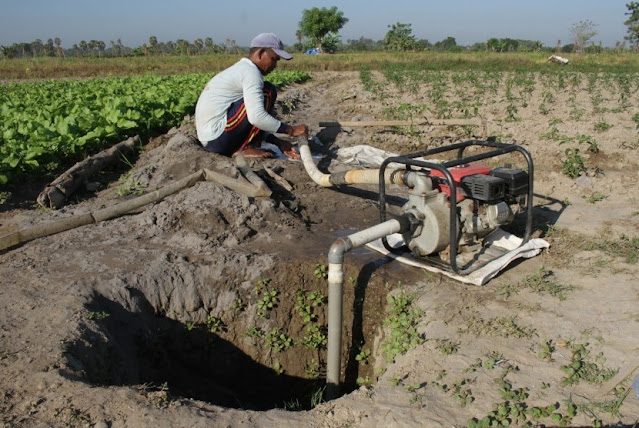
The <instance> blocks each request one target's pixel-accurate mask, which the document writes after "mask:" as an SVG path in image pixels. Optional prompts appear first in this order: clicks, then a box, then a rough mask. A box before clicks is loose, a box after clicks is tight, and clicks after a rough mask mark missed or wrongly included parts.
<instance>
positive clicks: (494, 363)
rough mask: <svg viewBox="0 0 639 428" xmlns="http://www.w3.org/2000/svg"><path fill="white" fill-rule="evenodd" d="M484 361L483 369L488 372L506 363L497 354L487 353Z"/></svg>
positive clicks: (501, 356)
mask: <svg viewBox="0 0 639 428" xmlns="http://www.w3.org/2000/svg"><path fill="white" fill-rule="evenodd" d="M485 357H486V359H485V360H484V367H486V368H487V369H488V370H492V369H494V368H495V367H498V366H499V365H500V364H502V363H504V362H506V358H504V356H503V355H502V354H500V353H499V352H495V351H493V352H489V353H488V354H486V355H485Z"/></svg>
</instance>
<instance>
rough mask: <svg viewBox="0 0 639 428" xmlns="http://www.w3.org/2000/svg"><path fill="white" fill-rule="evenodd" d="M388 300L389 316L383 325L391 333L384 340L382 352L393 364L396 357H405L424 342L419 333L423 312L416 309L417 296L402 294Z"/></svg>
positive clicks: (389, 297)
mask: <svg viewBox="0 0 639 428" xmlns="http://www.w3.org/2000/svg"><path fill="white" fill-rule="evenodd" d="M386 300H387V302H388V307H387V314H388V316H387V317H386V319H384V323H383V325H384V328H387V329H388V330H389V333H388V334H387V335H386V337H385V338H384V342H383V343H382V350H383V351H384V354H385V356H386V360H387V361H388V362H393V361H395V357H396V356H398V355H403V354H405V353H406V352H408V351H409V350H411V349H414V348H415V347H417V346H418V345H419V344H421V343H423V342H424V339H423V338H422V336H421V335H420V334H419V333H418V332H417V325H418V324H419V321H420V320H421V319H422V316H423V312H422V310H421V309H419V308H415V307H414V305H413V303H414V300H415V296H414V295H412V294H406V293H401V294H400V295H398V296H397V297H394V296H388V297H387V299H386Z"/></svg>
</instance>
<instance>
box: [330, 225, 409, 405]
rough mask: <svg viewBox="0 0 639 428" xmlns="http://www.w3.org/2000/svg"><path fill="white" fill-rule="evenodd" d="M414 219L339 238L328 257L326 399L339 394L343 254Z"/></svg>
mask: <svg viewBox="0 0 639 428" xmlns="http://www.w3.org/2000/svg"><path fill="white" fill-rule="evenodd" d="M415 222H416V218H415V217H414V216H412V215H411V214H404V215H402V216H399V217H398V218H396V219H392V220H388V221H385V222H383V223H380V224H378V225H376V226H373V227H369V228H368V229H364V230H362V231H359V232H356V233H353V234H352V235H349V236H347V237H345V238H340V239H338V240H337V241H335V242H334V243H333V245H331V249H330V250H329V253H328V350H327V352H328V357H327V363H326V397H327V398H328V399H329V400H330V399H333V398H337V397H338V396H339V392H340V386H339V385H340V377H341V374H340V372H341V355H342V302H343V285H344V269H343V264H344V253H346V252H348V251H350V250H352V249H353V248H356V247H360V246H362V245H365V244H367V243H369V242H373V241H375V240H376V239H380V238H383V237H385V236H388V235H391V234H393V233H404V232H408V231H409V230H411V228H412V227H413V225H414V224H415Z"/></svg>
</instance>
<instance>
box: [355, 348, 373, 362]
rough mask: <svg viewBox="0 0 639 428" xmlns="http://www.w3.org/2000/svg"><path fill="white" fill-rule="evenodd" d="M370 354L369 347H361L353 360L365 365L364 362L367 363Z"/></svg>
mask: <svg viewBox="0 0 639 428" xmlns="http://www.w3.org/2000/svg"><path fill="white" fill-rule="evenodd" d="M370 356H371V350H370V349H362V350H361V352H360V353H359V354H357V355H355V360H356V361H357V362H358V363H359V364H363V365H366V364H368V358H369V357H370Z"/></svg>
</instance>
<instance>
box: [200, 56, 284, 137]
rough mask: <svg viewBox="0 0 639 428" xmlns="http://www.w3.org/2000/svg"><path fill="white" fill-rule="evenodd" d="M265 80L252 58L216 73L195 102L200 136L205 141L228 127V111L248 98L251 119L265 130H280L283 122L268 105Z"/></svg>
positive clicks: (249, 118) (249, 117)
mask: <svg viewBox="0 0 639 428" xmlns="http://www.w3.org/2000/svg"><path fill="white" fill-rule="evenodd" d="M263 88H264V80H263V78H262V73H261V72H260V70H259V68H257V66H256V65H255V64H254V63H253V62H252V61H251V60H250V59H248V58H242V59H241V60H239V61H238V62H236V63H235V64H233V65H232V66H231V67H229V68H227V69H226V70H224V71H221V72H220V73H218V74H216V75H215V76H213V78H212V79H211V80H209V82H208V83H207V84H206V86H205V87H204V90H203V91H202V93H201V94H200V97H199V98H198V100H197V104H196V106H195V127H196V130H197V138H198V139H199V140H200V142H201V143H202V144H204V145H205V144H206V143H207V142H209V141H211V140H214V139H216V138H217V137H219V136H220V135H222V132H224V128H225V127H226V113H227V111H228V109H229V107H230V106H231V104H232V103H234V102H236V101H238V100H240V99H241V98H244V104H245V106H246V113H247V116H248V120H249V122H250V123H251V124H252V125H253V126H256V127H258V128H259V129H261V130H264V131H267V132H271V133H274V132H277V130H278V128H279V127H280V124H281V122H280V121H279V120H277V119H276V118H274V117H273V116H271V115H270V114H268V112H267V111H266V110H265V109H264V92H263V90H264V89H263Z"/></svg>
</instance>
